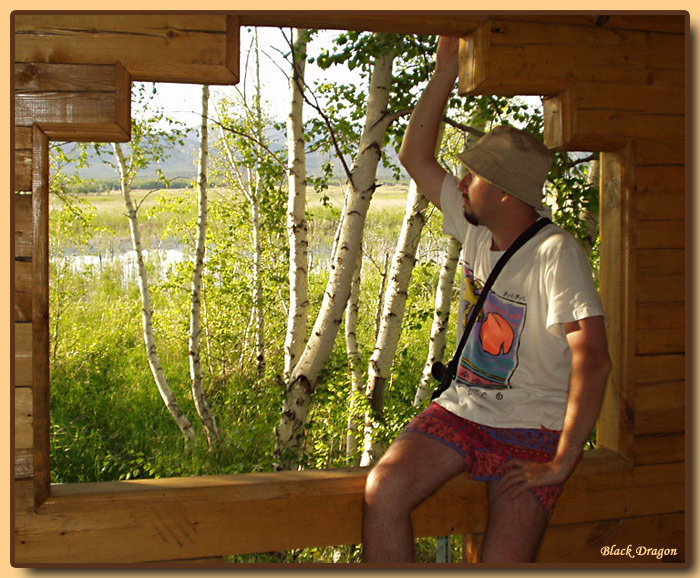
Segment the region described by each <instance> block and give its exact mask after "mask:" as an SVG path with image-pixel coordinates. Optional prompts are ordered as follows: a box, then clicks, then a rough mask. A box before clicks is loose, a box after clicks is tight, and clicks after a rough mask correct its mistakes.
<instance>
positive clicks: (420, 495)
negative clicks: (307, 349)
mask: <svg viewBox="0 0 700 578" xmlns="http://www.w3.org/2000/svg"><path fill="white" fill-rule="evenodd" d="M464 469H465V462H464V458H463V457H462V455H461V454H460V453H459V452H457V451H456V450H454V449H453V448H451V447H449V446H448V445H446V444H444V443H443V442H440V441H438V440H436V439H434V438H432V437H430V436H427V435H425V434H421V433H417V432H410V431H409V432H403V433H402V434H401V435H399V437H397V438H396V440H395V441H394V443H392V444H391V445H390V446H389V448H388V449H387V451H386V452H385V453H384V455H383V456H382V458H381V459H380V460H379V462H378V463H377V465H376V466H374V468H373V470H372V472H371V474H370V480H369V481H368V484H381V485H382V487H383V492H382V493H383V494H384V495H387V494H389V495H393V494H400V496H401V501H402V502H404V504H408V505H409V506H410V507H415V506H416V505H418V504H419V503H420V502H421V501H423V500H424V499H425V498H427V497H428V496H430V495H431V494H432V493H433V492H435V491H436V490H437V489H438V488H439V487H440V486H441V485H442V484H444V483H445V482H446V481H448V480H449V479H451V478H452V477H454V476H455V475H457V474H458V473H460V472H462V471H464ZM397 497H398V496H397Z"/></svg>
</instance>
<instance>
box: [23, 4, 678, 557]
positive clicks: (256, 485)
mask: <svg viewBox="0 0 700 578" xmlns="http://www.w3.org/2000/svg"><path fill="white" fill-rule="evenodd" d="M256 24H259V25H274V26H278V25H279V26H282V25H292V26H293V25H298V26H306V27H314V26H316V27H330V28H352V29H367V30H380V31H391V32H406V33H447V34H458V35H462V36H463V37H464V41H463V43H462V48H461V64H460V90H461V91H462V92H470V93H484V94H504V95H509V94H539V95H546V96H547V99H546V100H545V142H546V143H547V145H548V146H550V147H551V148H554V149H559V150H585V151H602V154H601V201H602V203H601V204H602V206H603V209H602V215H601V218H602V222H601V231H602V233H601V243H602V247H601V262H602V271H601V293H602V295H603V298H604V302H605V306H606V310H607V313H608V316H609V321H610V330H609V337H610V344H611V352H612V354H613V359H614V365H615V367H614V372H613V376H612V378H611V381H610V384H609V387H608V392H607V395H606V401H605V406H604V410H603V414H602V415H601V419H600V421H599V445H600V447H599V448H598V449H596V450H594V451H591V452H587V455H586V458H585V459H584V460H583V462H582V463H581V465H580V466H579V468H578V469H577V471H576V472H575V474H574V476H573V477H572V479H571V480H570V481H569V482H568V484H567V488H566V491H565V492H564V494H563V496H562V498H561V500H560V503H559V505H558V507H557V510H556V512H555V514H554V517H553V519H552V521H551V524H550V527H549V529H548V530H547V533H546V535H545V538H544V541H543V543H542V547H541V549H540V552H539V555H538V561H541V562H557V563H568V562H603V563H617V564H623V563H632V564H633V563H639V562H644V563H650V562H651V563H656V562H659V561H660V560H662V561H664V562H683V561H684V559H685V558H684V556H685V548H686V542H687V536H686V528H687V522H686V518H685V509H686V501H685V496H686V490H687V488H686V482H687V471H686V463H685V455H686V445H685V418H686V401H687V395H688V394H687V389H688V388H687V370H686V351H685V343H686V340H685V337H686V333H687V331H686V321H685V320H686V305H685V302H686V293H685V286H686V278H685V273H686V266H685V265H686V254H685V244H686V211H685V209H686V201H687V197H688V178H687V163H686V160H687V135H686V132H685V130H686V128H685V127H686V121H687V118H688V117H687V111H688V106H689V104H688V98H687V91H688V83H687V78H686V73H687V50H688V41H689V23H688V16H687V14H683V13H678V14H667V15H658V14H657V15H653V16H652V15H646V16H645V15H624V14H614V15H610V16H606V15H603V14H601V15H593V14H585V15H558V14H523V15H513V14H505V13H504V14H495V15H494V16H492V17H489V16H485V15H483V14H474V13H469V12H459V13H449V14H448V13H444V12H443V13H411V12H405V13H404V12H389V13H382V12H380V13H373V14H371V15H365V14H363V13H358V12H335V11H328V12H323V11H320V12H315V13H313V14H310V13H299V12H289V13H283V12H269V11H268V12H245V13H240V14H229V15H226V14H223V13H218V14H211V15H209V14H178V13H168V14H161V15H159V14H149V15H139V16H138V17H137V16H134V15H129V14H125V15H119V14H100V15H98V14H95V15H66V14H55V15H52V14H21V13H15V14H13V26H14V31H15V34H14V56H15V74H14V89H15V102H14V116H15V129H14V162H13V166H14V174H13V178H14V186H13V189H14V190H13V193H12V195H13V196H12V200H13V220H14V230H15V234H14V245H13V250H14V255H15V261H14V320H15V323H14V337H13V344H14V372H13V375H14V383H13V388H12V391H13V400H14V402H13V419H14V423H15V427H14V433H13V436H12V437H13V441H12V443H13V458H14V465H15V466H14V467H15V469H14V471H15V475H14V478H15V482H14V485H13V504H12V508H13V511H12V517H13V527H14V543H13V551H12V562H13V564H15V565H18V566H37V565H43V564H49V565H52V564H61V563H64V564H75V563H87V564H93V563H104V562H107V563H114V562H118V563H144V562H155V563H158V562H165V561H170V562H173V561H181V562H182V563H186V561H191V560H202V559H204V558H207V557H213V556H222V555H225V554H232V553H243V552H254V551H269V550H276V549H288V548H299V547H307V546H323V545H335V544H347V543H357V542H359V540H360V525H361V503H362V502H361V500H362V488H363V485H364V479H365V476H366V470H337V471H330V472H287V473H275V474H264V475H261V474H249V475H242V476H233V477H226V476H222V477H213V478H188V479H169V480H151V481H132V482H115V483H105V484H78V485H66V486H53V487H52V486H51V485H50V477H49V474H50V470H49V468H50V464H49V461H48V427H49V404H48V391H49V359H48V315H49V313H50V312H49V311H48V278H47V277H48V260H47V259H48V208H47V201H48V178H49V175H48V143H49V142H50V141H52V140H88V141H90V140H103V141H114V140H121V141H123V140H128V138H129V127H130V112H129V95H130V84H131V81H132V80H152V81H165V82H192V83H211V84H216V83H221V84H227V83H235V82H236V81H237V77H238V69H237V66H238V58H239V54H238V50H239V48H238V30H239V28H238V27H239V25H256ZM484 499H485V492H484V486H483V484H478V483H473V482H470V481H469V480H467V479H466V477H464V476H460V477H458V478H455V479H454V480H453V481H452V482H450V483H449V484H447V485H446V486H445V487H444V488H442V489H441V490H440V491H439V492H438V493H437V494H436V495H435V496H433V497H432V498H431V499H429V500H428V501H426V502H425V503H424V504H422V505H421V506H420V507H419V508H418V509H417V510H416V511H415V512H414V515H413V520H414V526H415V530H416V534H417V535H444V534H449V533H462V534H465V535H466V536H467V538H466V539H465V544H466V545H467V548H466V549H467V550H468V551H469V556H468V557H467V559H468V560H470V561H473V560H476V559H478V545H479V543H480V539H481V538H480V536H481V534H482V533H483V531H484V529H485V520H486V509H485V502H484ZM280 520H284V521H285V523H280ZM292 520H297V522H296V523H292V522H291V521H292ZM628 543H631V544H634V545H635V546H641V547H648V548H657V549H658V548H661V549H664V548H666V549H668V550H669V552H667V553H666V554H664V555H662V557H661V559H657V557H656V556H655V555H652V554H647V555H644V556H638V557H636V558H634V559H632V558H630V557H623V558H620V557H618V558H616V559H612V558H611V557H606V556H604V555H603V553H602V549H603V548H604V547H605V546H611V545H612V544H628ZM673 550H675V553H674V552H673Z"/></svg>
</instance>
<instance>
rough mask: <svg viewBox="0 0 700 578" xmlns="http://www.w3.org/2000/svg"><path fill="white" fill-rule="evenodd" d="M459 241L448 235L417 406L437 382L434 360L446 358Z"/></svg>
mask: <svg viewBox="0 0 700 578" xmlns="http://www.w3.org/2000/svg"><path fill="white" fill-rule="evenodd" d="M461 250H462V243H460V242H459V241H458V240H457V239H455V238H454V237H449V242H448V246H447V251H446V253H445V258H444V259H443V262H442V267H441V268H440V278H439V280H438V286H437V290H436V292H435V312H434V313H433V325H432V327H431V329H430V346H429V348H428V358H427V360H426V362H425V366H424V367H423V373H422V374H421V378H420V383H419V385H418V389H417V390H416V395H415V397H414V398H413V407H419V406H420V405H421V404H422V403H423V402H424V401H425V400H426V399H428V397H429V396H430V395H431V394H432V392H433V390H434V389H435V387H436V385H437V383H436V381H435V380H434V379H433V375H432V368H433V364H434V363H435V362H436V361H443V359H444V358H445V347H446V346H447V329H448V327H449V320H450V306H451V304H452V289H453V288H454V281H455V273H456V272H457V264H458V263H459V255H460V252H461Z"/></svg>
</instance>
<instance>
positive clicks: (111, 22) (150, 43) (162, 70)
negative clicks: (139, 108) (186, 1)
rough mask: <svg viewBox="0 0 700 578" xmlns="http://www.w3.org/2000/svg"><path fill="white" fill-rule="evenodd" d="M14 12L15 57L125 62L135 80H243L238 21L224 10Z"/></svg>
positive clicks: (64, 61)
mask: <svg viewBox="0 0 700 578" xmlns="http://www.w3.org/2000/svg"><path fill="white" fill-rule="evenodd" d="M13 16H14V25H15V35H14V38H15V61H16V62H32V63H57V64H106V65H114V64H115V63H116V62H120V63H122V64H123V65H124V67H126V69H127V70H128V71H129V73H130V74H131V76H132V78H133V79H134V80H146V81H153V82H189V83H197V84H235V83H236V82H238V78H239V73H238V62H239V46H238V22H237V21H236V20H235V18H231V17H227V16H226V15H225V14H222V13H212V14H201V13H200V14H197V13H192V14H184V13H160V14H155V13H139V14H135V13H130V14H129V13H123V14H114V13H112V14H15V15H13Z"/></svg>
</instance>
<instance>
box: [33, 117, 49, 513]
mask: <svg viewBox="0 0 700 578" xmlns="http://www.w3.org/2000/svg"><path fill="white" fill-rule="evenodd" d="M32 142H33V155H32V157H33V160H34V167H33V170H32V175H33V176H32V180H33V183H32V201H33V204H32V214H33V218H32V222H33V225H34V234H33V238H34V250H33V252H32V266H33V273H32V288H33V291H32V297H33V301H32V391H33V394H34V407H33V415H34V444H33V449H34V503H35V504H36V505H37V506H39V505H41V504H42V503H43V502H44V500H46V498H47V497H48V495H49V486H50V484H51V471H50V453H51V449H50V443H49V437H50V433H49V432H50V427H51V422H50V417H49V416H50V408H51V401H50V393H49V139H48V137H47V136H46V134H45V133H43V132H42V131H41V130H40V129H39V128H38V127H37V126H36V125H35V126H34V134H33V136H32Z"/></svg>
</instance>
